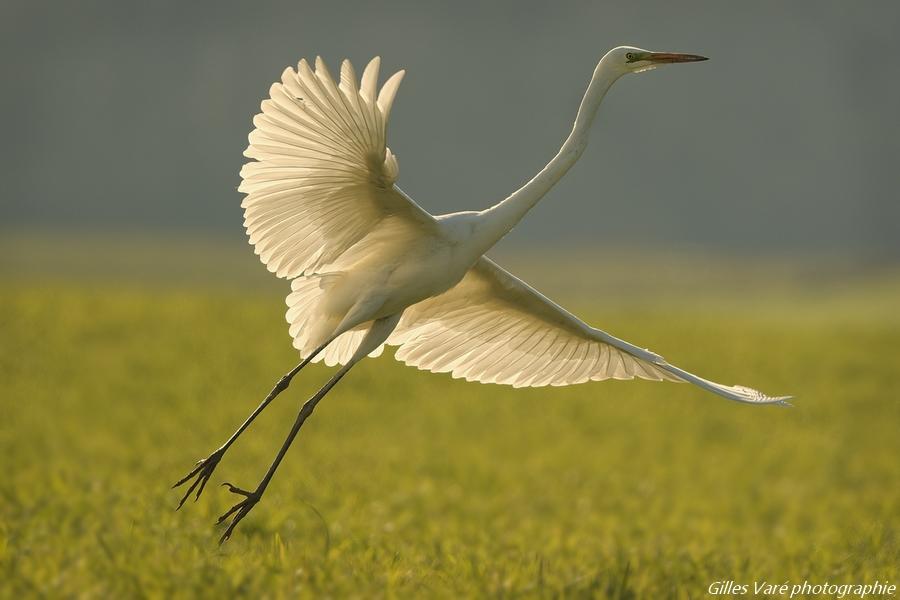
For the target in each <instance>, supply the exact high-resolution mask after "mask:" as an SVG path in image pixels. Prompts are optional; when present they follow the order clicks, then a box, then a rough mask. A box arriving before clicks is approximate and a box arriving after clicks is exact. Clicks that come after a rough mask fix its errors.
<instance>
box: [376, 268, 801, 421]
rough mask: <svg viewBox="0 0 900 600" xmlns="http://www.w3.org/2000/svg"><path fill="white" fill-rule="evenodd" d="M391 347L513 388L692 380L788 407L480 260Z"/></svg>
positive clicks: (412, 315) (412, 358)
mask: <svg viewBox="0 0 900 600" xmlns="http://www.w3.org/2000/svg"><path fill="white" fill-rule="evenodd" d="M388 344H392V345H396V346H399V349H398V350H397V353H396V357H397V359H398V360H400V361H403V362H404V363H406V364H408V365H410V366H414V367H418V368H419V369H424V370H429V371H432V372H435V373H447V372H449V373H451V374H452V375H453V377H457V378H464V379H466V380H468V381H480V382H482V383H502V384H507V385H512V386H514V387H528V386H532V387H537V386H544V385H571V384H576V383H584V382H586V381H599V380H603V379H610V378H613V379H633V378H634V377H640V378H642V379H651V380H657V381H659V380H667V381H687V382H690V383H694V384H696V385H698V386H700V387H702V388H704V389H706V390H709V391H711V392H714V393H716V394H719V395H720V396H724V397H725V398H728V399H730V400H736V401H739V402H751V403H784V401H785V400H787V399H788V397H786V396H785V397H770V396H766V395H765V394H762V393H761V392H758V391H756V390H753V389H750V388H746V387H742V386H725V385H721V384H718V383H714V382H711V381H707V380H706V379H703V378H701V377H697V376H696V375H692V374H691V373H688V372H686V371H683V370H682V369H679V368H677V367H674V366H672V365H670V364H669V363H667V362H666V361H665V360H664V359H663V358H662V357H660V356H658V355H656V354H654V353H652V352H650V351H649V350H644V349H642V348H638V347H637V346H634V345H632V344H629V343H628V342H625V341H623V340H620V339H618V338H615V337H613V336H611V335H609V334H608V333H605V332H603V331H600V330H598V329H594V328H592V327H590V326H588V325H587V324H585V323H584V322H583V321H581V320H579V319H578V318H577V317H575V316H574V315H572V314H571V313H569V312H567V311H566V310H564V309H563V308H561V307H560V306H558V305H557V304H555V303H553V302H552V301H551V300H549V299H548V298H547V297H545V296H543V295H542V294H541V293H540V292H538V291H537V290H535V289H534V288H532V287H530V286H529V285H528V284H526V283H525V282H523V281H521V280H520V279H518V278H516V277H515V276H513V275H512V274H510V273H508V272H507V271H505V270H503V269H501V268H500V267H499V266H497V265H496V264H495V263H494V262H493V261H491V260H490V259H488V258H486V257H482V258H481V259H479V261H478V262H477V263H476V264H475V266H473V267H472V268H471V269H470V270H469V272H468V273H467V274H466V276H465V277H464V278H463V280H462V281H460V282H459V283H458V284H457V285H456V286H455V287H453V288H452V289H450V290H449V291H447V292H445V293H443V294H441V295H439V296H435V297H434V298H429V299H427V300H424V301H422V302H420V303H418V304H415V305H413V306H411V307H409V308H407V309H406V311H405V312H404V313H403V317H402V318H401V320H400V323H399V324H398V326H397V329H396V330H395V331H394V333H393V334H392V336H391V338H390V339H389V340H388Z"/></svg>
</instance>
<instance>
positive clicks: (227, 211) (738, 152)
mask: <svg viewBox="0 0 900 600" xmlns="http://www.w3.org/2000/svg"><path fill="white" fill-rule="evenodd" d="M898 23H900V4H898V3H897V2H891V1H884V2H820V1H816V0H804V1H798V2H791V3H784V2H745V3H720V2H665V1H663V0H655V1H650V2H628V3H605V2H553V3H550V2H543V3H533V2H521V1H517V2H446V3H422V2H415V3H414V2H410V3H399V2H396V3H392V4H391V5H390V6H389V7H388V6H385V5H383V4H382V3H374V2H372V3H368V2H367V3H341V2H245V3H231V2H146V3H145V2H140V3H139V2H91V1H85V2H77V3H75V2H72V3H67V2H23V1H12V2H10V1H9V0H5V1H4V2H3V3H2V5H0V72H2V74H3V85H2V89H3V92H2V95H0V115H2V116H0V119H2V131H3V134H4V143H3V144H2V145H0V153H2V155H0V165H2V167H0V169H2V180H3V194H2V200H0V202H2V214H3V220H2V225H0V234H4V233H5V234H11V233H14V234H21V233H22V232H30V231H40V232H44V233H45V234H46V233H48V232H49V233H50V234H51V235H52V233H53V232H55V231H59V230H65V231H66V232H67V233H69V234H73V233H74V234H76V235H80V234H85V235H87V236H95V235H101V234H104V233H110V232H112V233H115V234H119V235H126V236H127V235H132V234H135V233H141V234H147V235H151V236H152V235H156V234H159V233H165V234H167V235H178V236H186V237H189V238H190V237H194V236H196V237H204V238H208V237H212V238H224V239H228V240H233V241H235V242H241V243H243V230H242V227H241V210H240V207H239V204H240V195H239V194H238V193H237V191H236V187H237V185H238V183H239V181H238V170H239V169H240V165H241V164H242V162H243V160H244V159H243V157H242V155H241V152H242V151H243V149H244V146H245V143H246V136H247V133H248V132H249V130H250V128H251V122H250V120H251V117H252V115H253V114H254V113H255V112H256V111H257V109H258V105H259V102H260V100H261V99H262V98H263V97H264V96H265V95H267V90H268V87H269V85H270V84H271V82H273V81H275V80H276V79H278V77H279V75H280V73H281V71H282V69H283V68H284V67H285V66H287V65H290V64H296V61H297V60H298V59H299V58H300V57H314V56H315V55H316V54H321V55H322V56H323V57H324V58H325V59H326V61H327V62H328V64H329V65H331V66H332V67H333V68H337V65H338V63H339V61H340V60H341V59H342V58H344V57H349V58H350V59H351V60H352V61H353V62H354V63H355V64H356V65H357V67H358V69H361V68H362V66H363V64H364V63H365V62H366V61H367V60H368V59H369V58H370V57H371V56H372V55H375V54H379V55H381V56H382V57H383V71H382V80H383V79H384V77H386V76H387V75H388V74H390V72H393V71H394V70H397V69H400V68H406V69H407V77H406V79H405V80H404V83H403V85H402V87H401V92H400V94H399V96H398V100H397V103H396V104H395V109H394V112H393V115H392V123H391V128H390V135H389V144H390V146H391V147H392V149H393V150H394V151H395V153H396V154H397V155H398V157H399V160H400V181H399V183H400V185H401V187H403V188H404V189H405V190H406V191H407V192H408V193H409V194H410V195H411V196H412V197H413V198H415V199H416V200H417V201H418V202H419V203H420V204H422V205H423V206H425V207H426V208H427V209H429V210H431V211H433V212H452V211H456V210H462V209H473V208H481V207H484V206H487V205H488V204H491V203H494V202H496V201H498V200H500V199H502V198H503V197H504V196H505V195H506V194H508V193H509V192H510V191H512V190H513V189H515V188H517V187H518V186H519V185H521V184H522V183H523V182H524V181H526V180H527V179H529V178H530V176H531V175H532V174H533V173H534V172H536V171H537V170H538V169H539V168H540V167H541V166H543V165H544V164H545V162H546V161H547V160H548V159H549V158H550V157H552V155H553V154H554V153H555V151H556V149H557V148H558V146H559V144H560V143H561V141H562V140H563V139H564V137H565V135H566V134H567V132H568V130H569V127H570V124H571V121H572V119H573V117H574V114H575V109H576V107H577V104H578V101H579V99H580V97H581V94H582V93H583V91H584V88H585V86H586V84H587V81H588V78H589V77H590V74H591V71H592V69H593V67H594V65H595V64H596V62H597V60H598V59H599V58H600V57H601V56H602V55H603V53H604V52H605V51H606V50H607V49H609V48H610V47H612V46H616V45H620V44H631V45H637V46H641V47H644V48H648V49H652V50H673V51H685V52H695V53H700V54H704V55H707V56H709V57H711V60H710V61H709V62H707V63H703V64H699V65H688V66H681V67H670V68H666V69H660V70H657V71H655V72H653V73H648V74H645V75H641V76H637V77H628V78H626V79H624V80H622V81H620V82H619V84H617V85H616V86H615V87H614V88H613V91H612V93H611V94H610V95H609V96H608V98H607V100H606V101H605V104H604V106H603V107H602V108H601V111H600V115H599V118H598V120H597V126H596V127H595V129H594V132H593V138H592V143H591V146H590V147H589V149H588V151H587V152H586V154H585V155H584V157H583V158H582V160H581V162H580V163H579V164H578V166H577V167H576V168H574V169H573V170H572V171H571V172H570V174H569V175H568V176H567V177H566V179H565V180H564V181H563V182H562V183H561V184H560V185H559V186H558V187H557V188H556V189H555V190H554V191H553V192H552V193H551V194H550V196H549V197H548V198H547V199H546V200H545V202H544V203H543V204H542V205H541V206H539V207H538V208H537V209H536V210H535V211H534V213H533V214H532V215H530V217H529V218H528V219H526V220H525V221H524V222H523V223H522V224H521V226H520V227H519V228H518V230H517V231H516V232H515V234H514V235H512V236H510V238H509V240H510V241H509V242H505V243H506V244H513V245H515V244H519V245H523V244H527V245H530V246H532V247H537V248H540V247H543V246H547V247H551V246H556V245H558V244H561V243H565V244H567V245H571V244H579V245H592V244H602V245H615V244H621V245H623V246H627V247H636V248H637V247H648V248H657V249H659V248H690V249H693V250H695V251H696V250H699V251H700V252H707V251H711V252H715V253H720V254H734V255H748V254H749V255H754V256H755V255H761V256H793V257H824V259H831V258H842V259H850V260H854V261H868V262H878V263H883V262H887V263H894V262H896V261H897V259H900V235H898V224H900V204H898V201H897V191H896V190H897V183H898V171H897V169H898V164H897V163H898V158H900V142H898V139H900V136H898V133H900V131H898V118H897V108H898V106H900V79H898V78H897V77H896V73H897V60H898V57H900V36H898V35H897V34H896V26H897V24H898Z"/></svg>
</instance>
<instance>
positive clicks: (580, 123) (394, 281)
mask: <svg viewBox="0 0 900 600" xmlns="http://www.w3.org/2000/svg"><path fill="white" fill-rule="evenodd" d="M696 60H705V59H704V58H703V57H700V56H695V55H687V54H671V53H659V52H648V51H646V50H641V49H639V48H632V47H619V48H614V49H613V50H611V51H610V52H608V53H607V54H606V55H605V56H604V57H603V59H602V60H601V61H600V63H599V64H598V65H597V68H596V69H595V70H594V74H593V77H592V78H591V81H590V84H589V85H588V88H587V91H586V92H585V95H584V98H583V99H582V101H581V105H580V107H579V109H578V114H577V117H576V119H575V124H574V126H573V128H572V132H571V133H570V134H569V136H568V137H567V138H566V140H565V142H564V143H563V145H562V147H561V148H560V150H559V152H558V153H557V154H556V155H555V156H554V157H553V159H552V160H551V161H550V162H549V163H547V166H545V167H544V168H543V169H542V170H541V171H540V172H539V173H538V174H537V175H535V176H534V177H533V178H532V179H531V180H530V181H529V182H528V183H526V184H525V185H524V186H522V187H521V188H520V189H519V190H517V191H515V192H514V193H512V194H511V195H510V196H509V197H507V198H506V199H505V200H503V201H502V202H499V203H497V204H496V205H494V206H492V207H490V208H487V209H485V210H482V211H478V212H475V211H469V212H460V213H454V214H450V215H441V216H436V217H435V216H432V215H430V214H429V213H428V212H426V211H425V210H423V209H422V208H421V207H420V206H418V205H417V204H416V203H415V202H413V201H412V199H410V198H409V197H408V196H407V195H406V194H404V193H403V192H402V191H401V190H400V189H399V188H398V187H397V186H396V184H395V181H396V180H397V177H398V174H399V166H398V163H397V159H396V157H395V156H394V155H393V153H392V152H391V151H390V149H389V148H388V147H387V145H386V128H387V121H388V117H389V115H390V110H391V106H392V105H393V102H394V97H395V95H396V92H397V89H398V87H399V84H400V80H401V79H402V77H403V72H402V71H401V72H399V73H396V74H395V75H393V76H392V77H390V78H389V79H388V80H387V81H386V82H385V84H384V85H383V86H382V87H381V89H380V90H379V89H378V87H377V79H378V68H379V64H380V63H379V60H378V59H377V58H376V59H374V60H372V61H371V62H370V63H369V65H368V66H367V67H366V69H365V71H364V72H363V74H362V77H361V79H360V80H357V78H356V74H355V72H354V70H353V66H352V65H351V64H350V63H349V61H344V62H343V64H342V65H341V71H340V77H339V79H338V80H337V81H336V80H335V79H334V78H333V77H332V76H331V74H330V73H329V72H328V69H327V68H326V67H325V64H324V63H323V62H322V61H321V60H320V59H316V63H315V70H313V69H311V68H310V66H309V65H308V64H307V63H306V61H300V64H299V65H298V67H297V70H296V71H295V70H293V69H286V70H285V71H284V73H283V74H282V79H281V82H280V83H275V84H273V85H272V87H271V89H270V97H269V98H268V99H266V100H264V101H263V103H262V112H261V113H260V114H258V115H256V117H254V119H253V123H254V125H255V127H256V128H255V129H254V130H253V131H252V132H251V133H250V136H249V141H250V144H249V146H248V147H247V150H246V151H245V155H246V156H247V157H249V158H251V159H253V160H252V161H251V162H248V163H247V164H245V165H244V167H243V169H242V170H241V176H242V178H243V182H242V183H241V186H240V188H239V189H240V191H242V192H244V193H246V194H247V196H246V198H245V199H244V201H243V203H242V206H243V207H244V209H245V210H244V225H245V227H246V228H247V233H248V234H249V236H250V242H251V243H252V244H253V246H254V249H255V251H256V253H257V254H258V255H259V257H260V259H261V260H262V262H263V263H265V265H266V266H267V267H268V269H269V270H270V271H272V272H273V273H275V274H276V275H278V276H279V277H284V278H286V279H290V280H291V290H292V291H291V293H290V294H289V295H288V297H287V304H288V311H287V315H286V317H287V321H288V323H290V334H291V337H292V338H293V343H294V347H296V348H297V349H298V350H299V351H300V354H301V356H302V357H303V362H301V364H300V365H298V366H297V367H296V368H295V369H293V370H292V371H291V372H289V373H288V374H287V375H285V376H284V377H283V378H282V379H281V380H280V381H279V382H278V384H277V385H276V386H275V388H274V389H273V390H272V392H271V393H270V394H269V396H267V397H266V399H265V400H264V401H263V402H262V404H260V406H259V407H258V408H257V409H256V411H254V412H253V414H251V415H250V417H249V418H248V419H247V420H246V421H245V422H244V424H243V425H242V426H241V427H240V428H239V429H238V430H237V432H236V433H235V434H234V435H233V436H232V437H231V438H230V439H229V440H228V441H227V442H226V443H225V444H224V445H223V446H222V447H221V448H219V449H218V450H217V451H216V452H214V453H213V454H212V455H210V456H209V457H208V458H207V459H205V460H203V461H200V463H198V465H197V467H195V468H194V470H193V471H191V472H190V473H189V474H188V475H187V476H186V477H185V478H183V479H182V480H181V481H179V482H178V483H177V484H176V485H182V484H184V483H186V482H187V481H188V480H190V479H192V478H195V477H196V479H195V481H194V483H193V484H192V485H191V487H190V488H189V489H188V491H187V494H185V496H184V498H182V500H181V504H183V503H184V501H185V500H186V499H187V497H188V496H189V495H190V494H191V493H192V491H193V490H194V489H195V488H197V497H199V495H200V493H201V492H202V491H203V488H204V486H205V485H206V482H207V481H208V480H209V477H210V476H211V474H212V472H213V470H214V469H215V467H216V465H217V464H218V462H219V460H221V457H222V455H223V454H224V452H225V451H226V449H227V448H228V447H229V446H230V445H231V444H232V443H233V442H234V441H235V439H237V437H238V436H239V435H240V434H241V432H242V431H244V429H246V427H247V426H248V425H249V424H250V423H251V422H252V421H253V419H255V418H256V416H257V415H258V414H259V413H260V412H261V411H262V410H263V409H264V408H265V407H266V406H267V405H268V403H269V402H271V400H272V399H273V398H274V397H275V396H277V395H278V394H279V393H280V392H281V391H282V390H283V389H285V388H286V387H287V386H288V385H289V383H290V381H291V379H292V378H293V376H294V375H295V374H296V373H297V372H298V371H299V370H300V369H302V368H303V366H305V365H306V364H307V363H308V362H310V361H313V360H323V361H324V362H325V363H326V364H328V365H335V364H341V365H342V367H341V369H340V370H338V372H337V373H336V374H335V375H334V376H333V377H332V378H331V380H330V381H329V382H328V383H327V384H326V385H325V386H324V387H323V388H322V389H320V390H319V392H317V393H316V394H315V395H314V396H313V397H312V398H310V399H309V400H308V401H307V402H306V403H305V404H304V405H303V408H302V409H301V410H300V413H299V414H298V416H297V421H296V422H295V424H294V427H293V429H292V430H291V433H290V434H289V435H288V438H287V440H286V441H285V443H284V445H283V446H282V449H281V451H280V452H279V454H278V456H277V457H276V459H275V461H274V462H273V463H272V466H271V467H270V469H269V471H268V473H267V474H266V476H265V477H264V478H263V480H262V481H261V482H260V484H259V486H258V487H257V489H256V490H255V491H253V492H248V491H245V490H241V489H240V488H236V487H235V486H231V485H230V484H227V485H228V486H229V488H230V489H231V491H233V492H235V493H237V494H240V495H242V496H245V498H246V499H245V500H243V501H242V502H240V503H239V504H237V505H236V506H234V507H233V508H232V509H231V510H229V511H228V512H227V513H225V514H224V515H223V516H222V517H221V518H220V519H219V520H220V521H222V520H224V519H226V518H228V517H229V516H230V515H232V514H235V517H234V519H233V520H232V523H231V525H230V526H229V527H228V529H227V530H226V532H225V534H224V535H223V536H222V540H223V541H224V540H225V539H227V538H228V536H229V535H230V534H231V532H232V530H233V529H234V527H235V525H237V523H238V522H239V521H240V520H241V519H242V518H244V516H246V514H247V513H248V512H249V511H250V510H251V509H252V507H253V506H254V505H255V504H256V503H257V502H258V501H259V498H260V497H261V496H262V493H263V491H264V490H265V488H266V486H267V485H268V483H269V481H270V479H271V478H272V475H273V474H274V472H275V470H276V469H277V467H278V464H279V463H280V461H281V460H282V458H283V457H284V454H285V452H286V451H287V449H288V447H289V446H290V444H291V442H292V441H293V439H294V437H295V436H296V435H297V432H298V431H299V429H300V427H301V426H302V425H303V423H304V421H305V420H306V418H307V417H309V415H310V414H311V413H312V411H313V410H314V408H315V406H316V404H317V403H318V402H319V401H320V400H321V399H322V398H323V397H324V396H325V394H327V393H328V391H329V390H330V389H331V388H332V386H334V385H335V384H336V383H337V382H338V381H339V380H340V379H341V377H343V375H344V374H345V373H347V371H349V369H350V368H351V367H352V366H353V365H354V364H355V363H356V362H357V361H359V360H361V359H362V358H363V357H365V356H366V355H370V356H377V355H378V354H380V353H381V351H382V348H383V346H384V345H385V344H388V345H392V346H396V347H397V352H396V358H397V359H398V360H401V361H403V362H405V363H406V364H408V365H411V366H415V367H417V368H419V369H425V370H429V371H432V372H437V373H451V374H452V375H453V377H460V378H464V379H466V380H468V381H478V382H482V383H500V384H506V385H512V386H515V387H525V386H545V385H571V384H577V383H583V382H587V381H600V380H604V379H609V378H614V379H633V378H635V377H639V378H642V379H650V380H657V381H660V380H666V381H675V382H690V383H693V384H695V385H697V386H699V387H701V388H703V389H705V390H708V391H710V392H713V393H715V394H718V395H720V396H723V397H725V398H728V399H731V400H736V401H739V402H749V403H755V404H769V403H776V404H784V403H785V401H786V400H787V399H788V398H787V397H785V396H782V397H771V396H767V395H765V394H763V393H761V392H758V391H756V390H754V389H751V388H746V387H743V386H726V385H722V384H718V383H714V382H712V381H708V380H706V379H703V378H701V377H698V376H696V375H693V374H691V373H688V372H687V371H684V370H683V369H679V368H678V367H675V366H673V365H671V364H670V363H668V362H667V361H666V360H664V359H663V358H662V357H661V356H659V355H657V354H654V353H653V352H650V351H649V350H645V349H643V348H639V347H637V346H634V345H633V344H629V343H628V342H625V341H623V340H620V339H618V338H616V337H613V336H611V335H610V334H608V333H606V332H604V331H601V330H599V329H594V328H593V327H590V326H589V325H587V324H586V323H584V322H583V321H581V320H580V319H578V318H577V317H575V316H574V315H572V314H571V313H569V312H567V311H566V310H565V309H563V308H562V307H560V306H558V305H557V304H555V303H553V302H552V301H551V300H549V299H548V298H546V297H545V296H543V295H542V294H541V293H540V292H538V291H537V290H535V289H534V288H532V287H530V286H528V285H527V284H526V283H524V282H523V281H521V280H519V279H518V278H516V277H515V276H513V275H512V274H510V273H508V272H506V271H504V270H503V269H502V268H500V267H499V266H498V265H496V264H495V263H493V262H492V261H491V260H490V259H488V258H487V257H486V256H484V253H485V252H487V251H488V250H489V249H490V248H491V247H493V246H494V244H496V243H497V242H498V241H499V240H500V239H501V238H502V237H503V236H504V235H506V234H507V233H508V232H509V231H510V230H512V229H513V227H515V225H516V224H517V223H518V222H519V221H520V220H521V219H522V218H523V217H524V216H525V215H526V214H527V213H528V211H529V210H530V209H531V208H532V207H534V205H535V204H537V202H538V201H540V199H541V198H543V197H544V195H545V194H546V193H547V192H548V191H549V190H550V188H552V187H553V185H554V184H555V183H556V182H557V181H559V179H560V178H561V177H562V176H563V175H565V173H566V172H567V171H568V170H569V169H570V168H571V167H572V165H574V164H575V162H576V161H577V160H578V158H579V157H580V156H581V154H582V152H583V151H584V149H585V147H586V146H587V140H588V134H589V132H590V127H591V124H592V122H593V120H594V116H595V115H596V113H597V109H598V107H599V106H600V102H601V101H602V99H603V97H604V96H605V94H606V92H607V91H608V90H609V88H610V87H611V86H612V85H613V83H615V81H616V80H618V79H619V78H620V77H621V76H623V75H625V74H626V73H638V72H641V71H646V70H649V69H652V68H655V67H656V66H657V65H659V64H664V63H672V62H692V61H696ZM181 504H179V506H181Z"/></svg>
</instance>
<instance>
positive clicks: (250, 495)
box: [216, 361, 355, 544]
mask: <svg viewBox="0 0 900 600" xmlns="http://www.w3.org/2000/svg"><path fill="white" fill-rule="evenodd" d="M354 363H355V361H352V362H349V363H348V364H347V365H345V366H344V367H342V368H341V370H340V371H338V372H337V373H335V375H334V377H332V378H331V379H330V380H329V381H328V383H326V384H325V385H324V386H322V389H320V390H319V391H318V392H316V393H315V395H314V396H313V397H312V398H310V399H309V400H307V401H306V402H305V403H304V404H303V407H302V408H301V409H300V412H299V413H298V414H297V420H296V421H294V426H293V427H291V431H290V433H288V436H287V439H285V440H284V444H283V445H282V446H281V450H279V451H278V456H276V457H275V460H274V461H273V462H272V465H271V466H270V467H269V470H268V471H267V472H266V475H265V477H263V478H262V481H260V482H259V485H258V486H256V489H255V490H253V491H252V492H248V491H247V490H242V489H241V488H239V487H236V486H233V485H231V484H230V483H224V484H222V485H223V486H227V487H228V490H229V491H231V492H233V493H235V494H238V495H240V496H244V500H242V501H240V502H238V503H237V504H235V505H234V506H232V507H231V508H230V509H229V510H228V512H226V513H225V514H224V515H222V516H221V517H219V520H218V521H216V524H218V523H222V522H223V521H225V519H227V518H228V517H230V516H231V515H234V518H233V519H232V520H231V523H230V524H229V525H228V529H226V530H225V533H223V534H222V537H221V538H219V544H222V543H224V542H225V540H227V539H228V538H229V537H231V532H232V531H234V528H235V527H236V526H237V524H238V523H240V522H241V519H243V518H244V517H246V516H247V514H248V513H249V512H250V511H251V510H252V509H253V507H254V506H256V503H257V502H259V499H260V498H262V495H263V492H264V491H265V490H266V486H268V485H269V481H270V480H271V479H272V476H273V475H274V474H275V470H276V469H277V468H278V465H279V464H281V460H282V459H283V458H284V455H285V454H286V453H287V451H288V448H290V447H291V443H292V442H293V441H294V438H295V437H297V433H298V432H299V431H300V428H301V427H302V426H303V423H304V421H306V419H307V418H308V417H309V415H311V414H312V412H313V410H315V408H316V404H318V403H319V400H321V399H322V398H324V397H325V394H327V393H328V391H329V390H330V389H331V388H333V387H334V385H335V384H336V383H337V382H338V381H340V380H341V378H342V377H343V376H344V375H346V374H347V371H349V370H350V367H352V366H353V365H354Z"/></svg>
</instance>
